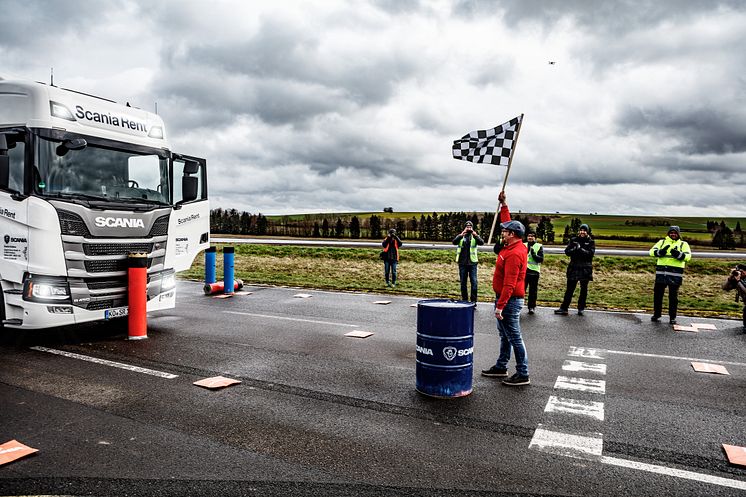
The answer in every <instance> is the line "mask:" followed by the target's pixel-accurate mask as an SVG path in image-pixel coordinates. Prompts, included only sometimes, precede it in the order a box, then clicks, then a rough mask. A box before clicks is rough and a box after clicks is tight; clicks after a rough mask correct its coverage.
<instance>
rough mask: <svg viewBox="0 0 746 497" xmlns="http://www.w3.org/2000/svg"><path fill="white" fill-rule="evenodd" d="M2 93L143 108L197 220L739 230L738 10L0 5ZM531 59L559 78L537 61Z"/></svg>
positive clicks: (575, 3)
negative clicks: (526, 216)
mask: <svg viewBox="0 0 746 497" xmlns="http://www.w3.org/2000/svg"><path fill="white" fill-rule="evenodd" d="M0 5H2V7H3V27H2V30H0V53H1V54H2V59H0V76H3V77H6V78H9V77H11V78H22V79H32V80H41V81H49V72H50V67H54V75H55V83H56V84H57V85H59V86H62V87H66V88H74V89H77V90H80V91H84V92H88V93H93V94H97V95H100V96H104V97H108V98H111V99H114V100H117V101H120V102H124V101H129V102H132V103H133V105H137V106H139V107H142V108H146V109H150V110H152V109H153V108H154V103H155V102H157V104H158V111H159V113H160V114H161V116H162V117H163V118H164V120H165V121H166V126H167V128H168V130H169V134H170V138H171V142H172V148H173V149H174V151H178V152H182V153H187V154H192V155H197V156H201V157H205V158H206V159H207V160H208V168H209V169H208V170H209V188H210V198H211V201H212V205H213V206H214V207H217V206H220V207H224V208H236V209H239V210H246V211H249V212H253V213H257V212H262V213H264V214H283V213H300V212H353V211H378V210H381V209H382V208H383V207H385V206H391V207H393V208H394V210H396V211H434V210H438V211H452V210H477V211H490V210H494V208H495V203H496V201H495V199H496V195H497V191H498V189H499V186H500V185H501V184H502V179H503V176H504V174H505V171H506V168H504V167H499V166H489V165H474V164H471V163H468V162H463V161H456V160H454V159H452V158H451V144H452V141H453V140H454V139H456V138H459V137H461V136H462V135H463V134H465V133H466V132H468V131H471V130H475V129H484V128H489V127H493V126H495V125H497V124H500V123H502V122H504V121H507V120H509V119H511V118H513V117H515V116H517V115H520V114H525V118H524V119H525V120H524V123H523V128H522V131H521V135H520V138H519V141H518V145H517V149H516V153H515V157H514V160H513V167H512V169H511V171H510V176H509V181H508V187H507V192H508V199H509V203H510V204H511V208H512V209H514V210H518V209H520V210H523V211H524V212H525V211H532V212H554V211H561V212H576V213H587V212H598V213H599V214H601V213H607V214H651V215H708V216H726V215H727V216H745V215H746V203H745V202H744V198H745V197H744V192H745V191H746V0H738V1H736V0H729V1H717V0H712V1H711V0H688V1H684V0H682V1H662V0H656V1H654V2H653V1H639V2H638V1H635V0H626V1H618V2H612V1H603V2H602V1H597V0H565V1H549V0H545V1H537V0H515V1H500V2H497V1H494V2H488V1H424V0H423V1H414V0H381V1H370V2H368V1H357V0H341V1H338V2H337V1H331V0H323V1H322V0H318V1H314V2H312V1H304V2H300V1H299V2H294V1H288V0H283V1H276V0H270V1H258V0H252V1H250V2H238V1H235V2H234V1H222V2H220V1H218V2H197V1H163V0H159V1H157V2H153V1H145V0H143V1H113V0H112V1H93V0H91V1H72V0H70V1H51V0H50V1H32V0H1V1H0ZM549 61H553V62H555V63H554V64H549Z"/></svg>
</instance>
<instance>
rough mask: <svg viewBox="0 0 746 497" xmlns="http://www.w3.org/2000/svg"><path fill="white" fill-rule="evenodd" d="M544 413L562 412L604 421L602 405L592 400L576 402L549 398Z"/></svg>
mask: <svg viewBox="0 0 746 497" xmlns="http://www.w3.org/2000/svg"><path fill="white" fill-rule="evenodd" d="M544 412H551V413H555V412H563V413H568V414H578V415H580V416H588V417H591V418H594V419H597V420H599V421H603V420H604V403H603V402H595V401H592V400H576V399H567V398H563V397H556V396H554V395H550V396H549V401H548V402H547V406H546V407H545V408H544Z"/></svg>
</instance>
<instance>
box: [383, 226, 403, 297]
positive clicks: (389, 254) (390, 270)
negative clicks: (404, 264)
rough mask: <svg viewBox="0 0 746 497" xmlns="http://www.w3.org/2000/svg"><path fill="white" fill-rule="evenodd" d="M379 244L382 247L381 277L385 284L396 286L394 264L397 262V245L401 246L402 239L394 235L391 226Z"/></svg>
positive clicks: (394, 231) (394, 232)
mask: <svg viewBox="0 0 746 497" xmlns="http://www.w3.org/2000/svg"><path fill="white" fill-rule="evenodd" d="M381 246H382V247H383V251H381V259H382V260H383V278H384V279H385V280H386V286H388V287H390V286H396V266H397V265H398V264H399V247H401V246H402V241H401V238H399V237H398V236H396V230H395V229H393V228H391V229H390V230H389V234H388V236H386V238H384V239H383V241H382V242H381ZM389 276H390V278H391V279H390V280H389Z"/></svg>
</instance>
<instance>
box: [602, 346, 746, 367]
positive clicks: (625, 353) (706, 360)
mask: <svg viewBox="0 0 746 497" xmlns="http://www.w3.org/2000/svg"><path fill="white" fill-rule="evenodd" d="M606 353H608V354H619V355H634V356H639V357H654V358H656V359H675V360H677V361H695V362H714V363H716V364H729V365H731V366H746V363H743V362H733V361H717V360H714V359H697V358H694V357H677V356H673V355H659V354H644V353H642V352H628V351H625V350H607V351H606Z"/></svg>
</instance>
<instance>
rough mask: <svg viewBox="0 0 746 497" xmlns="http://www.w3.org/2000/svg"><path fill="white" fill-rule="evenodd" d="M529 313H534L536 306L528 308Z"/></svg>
mask: <svg viewBox="0 0 746 497" xmlns="http://www.w3.org/2000/svg"><path fill="white" fill-rule="evenodd" d="M528 313H529V315H531V314H533V313H534V308H533V307H529V308H528Z"/></svg>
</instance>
